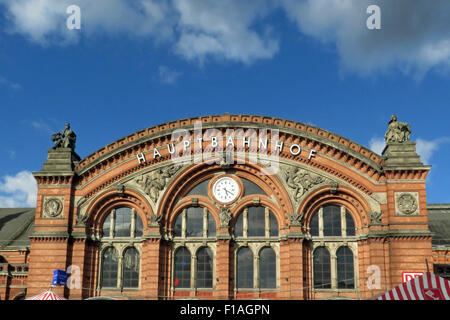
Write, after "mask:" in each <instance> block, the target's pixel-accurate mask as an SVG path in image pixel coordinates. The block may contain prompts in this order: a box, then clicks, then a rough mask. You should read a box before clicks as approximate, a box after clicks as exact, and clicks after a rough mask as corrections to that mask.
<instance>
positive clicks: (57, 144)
mask: <svg viewBox="0 0 450 320" xmlns="http://www.w3.org/2000/svg"><path fill="white" fill-rule="evenodd" d="M52 140H53V142H54V145H53V149H58V148H70V149H72V150H74V149H75V142H76V140H77V135H76V134H75V132H73V131H72V129H70V124H69V123H67V124H66V128H65V129H64V130H63V131H60V132H57V133H55V134H53V135H52Z"/></svg>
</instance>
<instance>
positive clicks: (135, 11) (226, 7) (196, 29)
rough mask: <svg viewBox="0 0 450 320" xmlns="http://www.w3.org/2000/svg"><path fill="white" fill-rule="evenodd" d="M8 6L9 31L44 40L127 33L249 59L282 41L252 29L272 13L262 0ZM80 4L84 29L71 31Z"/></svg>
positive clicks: (65, 0) (199, 55)
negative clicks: (72, 9)
mask: <svg viewBox="0 0 450 320" xmlns="http://www.w3.org/2000/svg"><path fill="white" fill-rule="evenodd" d="M1 3H3V4H5V6H6V9H7V10H6V16H7V18H8V21H9V22H10V24H9V29H8V31H9V32H10V33H17V34H21V35H23V36H25V37H26V38H28V39H29V40H31V41H33V42H35V43H38V44H41V45H50V44H71V43H75V42H77V41H78V40H79V37H80V35H81V34H83V35H86V36H95V35H98V34H108V35H111V36H115V35H117V34H127V35H132V36H136V37H147V38H148V39H149V40H152V41H155V42H157V43H159V42H164V41H165V42H169V43H170V44H171V45H172V46H173V48H174V51H175V52H176V53H177V54H179V55H180V56H182V57H184V58H185V59H188V60H198V61H201V62H202V61H204V59H205V58H206V57H208V56H213V57H216V58H225V59H230V60H234V61H239V62H244V63H251V62H253V61H255V60H258V59H265V58H271V57H272V56H273V55H274V54H276V53H277V51H278V40H277V39H275V38H274V37H273V36H271V34H270V32H269V30H270V27H269V26H266V27H265V30H264V31H261V32H257V31H255V30H252V29H251V27H252V24H253V23H255V22H257V21H258V20H260V19H261V18H264V17H265V16H266V15H267V14H269V13H270V10H268V9H267V6H266V4H267V3H268V0H262V1H255V2H254V1H248V2H247V1H240V0H224V1H208V2H206V1H199V0H176V1H172V0H139V1H128V0H96V1H91V0H0V4H1ZM72 4H75V5H78V6H79V7H80V8H81V20H82V21H81V32H79V31H74V30H68V29H67V28H66V19H67V17H68V16H69V15H68V14H67V13H66V9H67V7H68V6H69V5H72Z"/></svg>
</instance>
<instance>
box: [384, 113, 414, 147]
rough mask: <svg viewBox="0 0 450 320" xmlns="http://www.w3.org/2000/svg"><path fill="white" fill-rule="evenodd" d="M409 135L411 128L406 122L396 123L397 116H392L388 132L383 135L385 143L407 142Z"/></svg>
mask: <svg viewBox="0 0 450 320" xmlns="http://www.w3.org/2000/svg"><path fill="white" fill-rule="evenodd" d="M410 134H411V127H410V126H409V124H408V123H406V122H401V121H397V116H396V115H395V114H393V115H392V117H391V120H390V121H389V125H388V130H387V131H386V134H385V135H384V138H385V140H386V143H389V142H396V143H402V142H405V141H409V136H410Z"/></svg>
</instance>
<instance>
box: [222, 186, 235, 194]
mask: <svg viewBox="0 0 450 320" xmlns="http://www.w3.org/2000/svg"><path fill="white" fill-rule="evenodd" d="M223 190H225V192H226V193H227V194H231V195H233V194H232V193H231V192H229V191H228V190H227V189H226V188H223Z"/></svg>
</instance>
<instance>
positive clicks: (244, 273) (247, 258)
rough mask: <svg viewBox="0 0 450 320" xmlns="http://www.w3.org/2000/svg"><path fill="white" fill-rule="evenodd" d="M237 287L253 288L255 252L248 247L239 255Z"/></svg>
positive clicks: (242, 249)
mask: <svg viewBox="0 0 450 320" xmlns="http://www.w3.org/2000/svg"><path fill="white" fill-rule="evenodd" d="M237 287H238V288H253V252H252V250H250V249H249V248H246V247H244V248H241V249H239V251H238V255H237Z"/></svg>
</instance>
